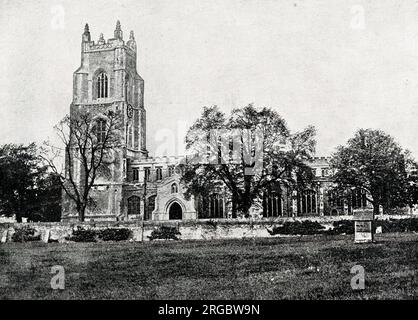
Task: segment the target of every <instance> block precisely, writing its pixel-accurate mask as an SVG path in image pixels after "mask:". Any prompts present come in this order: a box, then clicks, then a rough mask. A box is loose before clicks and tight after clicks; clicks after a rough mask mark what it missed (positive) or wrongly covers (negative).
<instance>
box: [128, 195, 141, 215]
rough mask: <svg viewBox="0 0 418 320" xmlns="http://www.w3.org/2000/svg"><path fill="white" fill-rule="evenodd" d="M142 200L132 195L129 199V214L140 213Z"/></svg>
mask: <svg viewBox="0 0 418 320" xmlns="http://www.w3.org/2000/svg"><path fill="white" fill-rule="evenodd" d="M140 205H141V201H140V199H139V197H137V196H132V197H130V198H129V199H128V214H129V215H130V214H140V212H141V207H140Z"/></svg>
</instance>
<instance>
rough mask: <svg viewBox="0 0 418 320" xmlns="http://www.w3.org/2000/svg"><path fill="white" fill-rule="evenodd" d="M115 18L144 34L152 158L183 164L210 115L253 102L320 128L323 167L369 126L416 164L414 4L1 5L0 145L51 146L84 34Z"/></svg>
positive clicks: (141, 51) (141, 58)
mask: <svg viewBox="0 0 418 320" xmlns="http://www.w3.org/2000/svg"><path fill="white" fill-rule="evenodd" d="M117 19H119V20H120V22H121V25H122V30H123V32H124V39H127V38H128V37H129V31H130V30H134V32H135V38H136V41H137V45H138V58H137V63H138V72H139V74H140V75H141V76H142V77H143V78H144V80H145V108H146V110H147V135H148V138H147V141H148V149H149V151H150V153H151V154H156V153H157V154H164V153H168V154H182V153H183V150H182V139H183V135H184V131H185V129H186V128H187V126H188V125H190V124H191V122H192V121H193V120H194V119H195V118H196V117H198V116H199V114H200V112H201V108H202V107H203V106H205V105H207V106H209V105H215V104H216V105H218V106H219V107H221V108H222V109H223V110H225V111H229V110H230V109H231V108H232V107H237V106H244V105H246V104H248V103H254V104H255V105H257V106H270V107H272V108H274V109H276V110H277V111H278V112H279V113H280V114H281V115H282V116H283V117H284V118H285V119H286V120H287V122H288V125H289V127H290V129H291V130H293V131H296V130H300V129H302V128H303V127H306V126H307V125H309V124H313V125H315V126H316V128H317V130H318V135H317V141H318V146H317V155H318V156H323V155H325V156H326V155H329V154H330V153H331V152H332V151H333V150H334V148H335V147H336V146H337V145H339V144H343V143H345V141H346V140H347V139H348V138H349V137H350V136H352V135H353V133H354V131H355V130H356V129H358V128H360V127H371V128H380V129H383V130H385V131H387V132H388V133H390V134H392V135H393V136H395V137H396V139H397V140H398V141H399V142H400V143H401V144H402V145H403V146H404V147H405V148H408V149H410V150H411V151H413V153H414V155H415V157H416V158H418V135H417V133H418V129H417V119H418V111H417V104H418V45H417V41H418V3H417V1H415V0H411V1H402V0H396V1H395V0H388V1H382V0H372V1H364V0H357V1H336V0H327V1H300V0H294V1H283V0H281V1H276V0H274V1H269V0H264V1H260V0H258V1H250V0H246V1H242V0H241V1H233V0H222V1H216V0H215V1H214V0H210V1H192V0H164V1H162V0H161V1H158V0H152V1H151V0H142V1H138V0H133V1H123V0H121V1H94V0H91V1H81V0H80V1H77V0H71V1H68V2H67V1H58V0H50V1H34V0H25V1H23V0H11V1H6V0H0V30H1V36H0V88H1V89H0V116H1V118H0V143H7V142H21V143H28V142H30V141H36V142H41V141H43V140H45V139H47V138H48V137H49V138H52V139H53V134H54V133H53V129H52V127H53V126H54V124H56V123H57V122H58V121H59V120H60V119H61V118H62V117H63V116H64V115H65V114H66V113H67V112H68V111H69V105H70V103H71V99H72V73H73V72H74V71H75V70H76V69H77V68H78V67H79V64H80V43H81V34H82V32H83V28H84V24H85V23H86V22H88V23H89V25H90V31H91V35H92V38H93V39H94V40H97V39H98V37H99V34H100V33H101V32H103V34H104V37H105V39H108V38H111V37H112V36H113V30H114V28H115V23H116V20H117ZM167 146H168V148H167Z"/></svg>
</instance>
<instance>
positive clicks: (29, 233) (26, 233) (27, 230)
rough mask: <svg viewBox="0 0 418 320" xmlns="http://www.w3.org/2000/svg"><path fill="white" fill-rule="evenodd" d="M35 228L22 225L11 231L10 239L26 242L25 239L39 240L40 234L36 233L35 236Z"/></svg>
mask: <svg viewBox="0 0 418 320" xmlns="http://www.w3.org/2000/svg"><path fill="white" fill-rule="evenodd" d="M35 233H36V230H35V229H34V228H31V227H29V226H24V227H22V228H19V229H16V230H15V233H13V236H12V240H13V241H14V242H26V241H39V240H41V235H40V234H38V235H36V236H35Z"/></svg>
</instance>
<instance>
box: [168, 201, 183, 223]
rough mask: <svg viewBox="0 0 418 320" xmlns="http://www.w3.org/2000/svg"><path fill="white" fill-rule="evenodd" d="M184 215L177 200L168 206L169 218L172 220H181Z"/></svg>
mask: <svg viewBox="0 0 418 320" xmlns="http://www.w3.org/2000/svg"><path fill="white" fill-rule="evenodd" d="M182 217H183V209H182V208H181V206H180V205H179V204H178V203H177V202H173V203H172V204H171V205H170V207H169V208H168V218H169V219H170V220H181V219H182Z"/></svg>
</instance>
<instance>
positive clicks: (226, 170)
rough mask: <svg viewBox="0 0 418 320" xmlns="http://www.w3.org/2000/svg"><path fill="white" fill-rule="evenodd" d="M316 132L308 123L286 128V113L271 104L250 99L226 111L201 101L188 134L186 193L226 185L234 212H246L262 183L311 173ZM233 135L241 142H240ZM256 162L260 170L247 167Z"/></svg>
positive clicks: (284, 182) (285, 182) (282, 182)
mask: <svg viewBox="0 0 418 320" xmlns="http://www.w3.org/2000/svg"><path fill="white" fill-rule="evenodd" d="M246 136H247V138H246ZM257 136H258V141H256V140H257ZM314 136H315V129H314V128H313V127H312V126H310V127H308V128H306V129H305V130H303V131H301V132H297V133H294V134H292V133H290V131H289V129H288V127H287V124H286V122H285V121H284V119H283V118H282V117H281V116H280V115H279V114H278V113H277V112H275V111H273V110H272V109H270V108H262V109H257V108H255V107H254V106H253V105H248V106H246V107H244V108H237V109H234V110H232V112H231V114H230V115H229V116H228V117H227V116H226V115H225V114H224V113H223V112H222V111H220V110H219V109H218V107H216V106H213V107H205V108H203V112H202V115H201V117H200V118H199V119H197V120H196V122H195V123H194V124H193V125H192V126H191V128H190V129H189V131H188V132H187V135H186V151H187V153H188V154H189V156H188V157H187V161H186V163H185V164H184V168H183V176H182V182H183V183H184V184H185V187H186V193H185V195H186V197H190V195H200V196H203V197H206V196H207V195H209V194H210V193H212V192H216V191H219V189H220V188H226V189H227V190H228V191H229V194H230V196H231V202H232V216H233V217H236V216H237V213H238V212H240V213H243V214H244V215H247V214H248V213H249V209H250V207H251V206H252V205H253V204H254V202H255V201H256V199H260V198H261V197H262V193H263V191H265V190H266V188H269V187H271V186H272V185H275V186H276V187H280V186H287V187H290V188H292V187H295V186H296V184H297V183H299V184H301V183H308V182H309V181H310V180H311V179H312V171H311V168H310V167H309V166H308V165H307V162H308V161H309V160H310V159H311V158H312V155H313V154H314V151H315V140H314ZM213 137H215V139H214V138H213ZM233 141H238V142H239V144H238V147H237V145H235V146H234V142H233ZM251 142H252V143H251ZM206 148H208V149H207V150H208V152H206ZM232 155H234V156H232ZM233 157H235V160H234V159H232V158H233ZM196 159H197V160H196ZM205 159H206V160H208V161H205ZM249 159H250V160H251V161H248V160H249ZM202 160H203V161H202ZM205 162H209V163H205ZM257 163H258V164H260V170H254V171H253V172H252V173H251V171H248V169H254V168H255V167H257ZM249 172H250V173H249Z"/></svg>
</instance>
